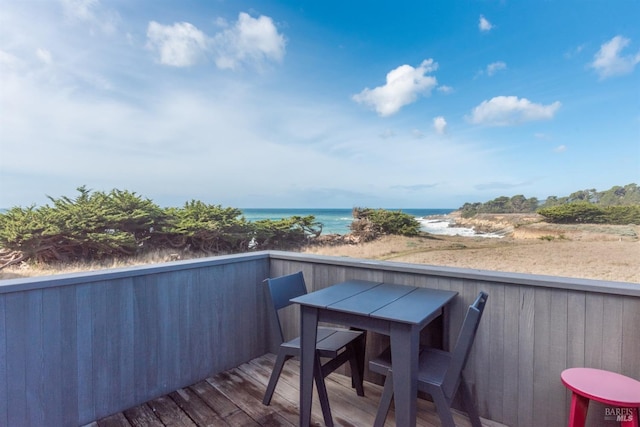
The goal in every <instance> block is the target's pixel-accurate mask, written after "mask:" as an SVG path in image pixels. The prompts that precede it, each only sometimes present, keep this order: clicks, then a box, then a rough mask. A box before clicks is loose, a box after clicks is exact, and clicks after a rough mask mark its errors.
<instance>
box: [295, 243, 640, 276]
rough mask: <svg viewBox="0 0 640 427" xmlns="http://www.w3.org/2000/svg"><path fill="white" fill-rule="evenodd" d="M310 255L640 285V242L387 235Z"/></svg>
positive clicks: (325, 249) (317, 251) (316, 251)
mask: <svg viewBox="0 0 640 427" xmlns="http://www.w3.org/2000/svg"><path fill="white" fill-rule="evenodd" d="M305 252H306V253H314V254H320V255H336V256H346V257H353V258H367V259H377V260H388V261H398V262H409V263H416V264H429V265H439V266H449V267H460V268H472V269H479V270H491V271H506V272H517V273H528V274H542V275H549V276H560V277H577V278H583V279H597V280H612V281H620V282H632V283H640V242H639V241H638V240H637V239H616V240H612V239H609V238H606V239H604V240H594V239H580V240H570V239H569V238H566V237H565V238H555V237H554V238H550V239H540V238H535V239H514V238H511V237H505V238H503V239H487V238H480V237H475V238H469V237H459V236H447V237H438V238H420V237H416V238H408V237H398V236H387V237H384V238H382V239H380V240H377V241H374V242H368V243H363V244H360V245H352V246H335V247H315V248H309V249H307V250H306V251H305Z"/></svg>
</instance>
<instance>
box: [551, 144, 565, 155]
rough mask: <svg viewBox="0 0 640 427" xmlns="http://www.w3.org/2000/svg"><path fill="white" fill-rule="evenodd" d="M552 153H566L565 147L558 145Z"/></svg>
mask: <svg viewBox="0 0 640 427" xmlns="http://www.w3.org/2000/svg"><path fill="white" fill-rule="evenodd" d="M553 151H555V152H556V153H564V152H565V151H567V146H566V145H558V146H557V147H556V148H554V149H553Z"/></svg>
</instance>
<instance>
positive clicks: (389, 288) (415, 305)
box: [291, 280, 458, 324]
mask: <svg viewBox="0 0 640 427" xmlns="http://www.w3.org/2000/svg"><path fill="white" fill-rule="evenodd" d="M457 294H458V293H457V292H455V291H445V290H439V289H427V288H420V287H417V286H406V285H394V284H389V283H381V282H370V281H366V280H348V281H346V282H342V283H338V284H336V285H333V286H330V287H328V288H325V289H321V290H319V291H315V292H311V293H309V294H306V295H302V296H299V297H297V298H293V299H292V300H291V301H292V302H295V303H298V304H301V305H306V306H310V307H317V308H323V309H328V310H333V311H338V312H343V313H350V314H357V315H362V316H367V317H371V318H376V319H383V320H392V321H396V322H403V323H409V324H420V323H421V322H423V321H424V320H425V319H426V318H427V317H428V316H429V315H430V314H432V313H434V312H435V311H437V310H439V309H441V308H442V307H444V306H445V305H446V304H447V303H448V302H449V301H451V300H452V299H453V298H454V297H455V296H456V295H457Z"/></svg>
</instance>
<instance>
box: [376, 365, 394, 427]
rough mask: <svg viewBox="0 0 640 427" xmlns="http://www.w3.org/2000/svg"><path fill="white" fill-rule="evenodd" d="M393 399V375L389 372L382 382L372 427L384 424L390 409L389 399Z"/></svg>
mask: <svg viewBox="0 0 640 427" xmlns="http://www.w3.org/2000/svg"><path fill="white" fill-rule="evenodd" d="M392 398H393V373H392V372H391V371H389V372H388V373H387V379H386V380H385V381H384V389H383V390H382V396H380V403H379V404H378V412H377V413H376V420H375V421H374V422H373V425H374V427H383V426H384V422H385V420H386V419H387V415H388V414H389V408H390V407H391V399H392Z"/></svg>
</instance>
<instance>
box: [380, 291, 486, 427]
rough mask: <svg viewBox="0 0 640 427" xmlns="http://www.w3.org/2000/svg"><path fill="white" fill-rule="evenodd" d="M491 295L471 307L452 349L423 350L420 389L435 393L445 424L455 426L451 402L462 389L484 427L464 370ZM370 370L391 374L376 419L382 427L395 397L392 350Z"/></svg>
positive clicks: (468, 406) (473, 414) (473, 419)
mask: <svg viewBox="0 0 640 427" xmlns="http://www.w3.org/2000/svg"><path fill="white" fill-rule="evenodd" d="M487 298H489V296H488V295H487V294H486V293H484V292H480V294H479V295H478V297H477V298H476V300H475V301H474V303H473V304H471V305H470V306H469V309H468V310H467V315H466V316H465V319H464V322H463V324H462V328H461V329H460V333H459V335H458V340H457V341H456V346H455V348H454V349H453V351H452V352H447V351H442V350H438V349H433V348H426V349H423V350H422V351H421V353H420V359H419V367H418V390H420V391H423V392H425V393H428V394H430V395H431V397H432V398H433V402H434V403H435V405H436V409H437V411H438V416H439V417H440V421H441V422H442V425H443V426H445V427H455V423H454V421H453V414H452V412H451V403H452V402H453V399H454V398H455V396H456V394H457V393H458V392H460V394H461V398H462V404H463V407H464V409H465V410H466V412H467V414H468V415H469V419H470V421H471V425H472V426H473V427H482V425H481V424H480V416H479V415H478V410H477V409H476V407H475V405H474V403H473V397H472V396H471V392H470V390H469V386H468V385H467V383H466V381H465V379H464V375H463V373H462V371H463V369H464V367H465V365H466V364H467V359H468V358H469V353H470V352H471V346H472V345H473V341H474V339H475V336H476V331H477V330H478V325H479V324H480V319H481V317H482V313H483V311H484V306H485V304H486V302H487ZM369 369H370V370H371V371H373V372H377V373H379V374H382V375H386V377H387V378H386V380H385V383H384V390H383V391H382V397H381V398H380V405H379V406H378V413H377V414H376V419H375V422H374V426H376V427H382V426H383V425H384V421H385V419H386V418H387V414H388V412H389V407H390V406H391V399H392V398H393V365H392V363H391V352H390V350H389V349H387V350H385V351H384V352H383V353H382V354H381V355H380V356H378V357H377V358H375V359H373V360H371V361H370V362H369Z"/></svg>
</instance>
